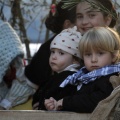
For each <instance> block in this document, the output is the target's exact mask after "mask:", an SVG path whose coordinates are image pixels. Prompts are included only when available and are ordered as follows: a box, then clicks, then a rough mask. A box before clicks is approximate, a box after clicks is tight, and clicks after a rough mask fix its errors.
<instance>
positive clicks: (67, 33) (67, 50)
mask: <svg viewBox="0 0 120 120" xmlns="http://www.w3.org/2000/svg"><path fill="white" fill-rule="evenodd" d="M80 38H81V35H80V33H79V32H77V27H76V26H75V27H73V28H69V29H65V30H63V31H62V32H61V33H59V34H58V35H57V36H56V37H55V38H54V39H53V41H52V42H51V45H50V51H51V54H50V58H49V64H50V67H51V69H52V71H53V73H52V74H51V76H49V80H48V82H47V83H46V84H44V85H43V86H41V87H39V89H38V90H37V92H36V93H35V94H34V96H33V105H34V104H35V103H37V102H39V107H38V108H34V106H33V109H39V110H45V106H44V100H45V99H48V98H49V97H51V96H52V97H54V98H55V99H57V100H59V99H61V98H63V97H64V96H67V95H70V94H71V93H72V92H73V91H76V87H74V86H71V85H68V86H66V87H65V88H60V87H59V86H60V84H61V83H62V82H63V80H64V79H65V78H67V77H68V76H69V75H72V74H73V73H75V72H77V71H78V68H79V67H80V64H79V60H80V59H79V51H78V44H79V41H80ZM70 91H71V92H70Z"/></svg>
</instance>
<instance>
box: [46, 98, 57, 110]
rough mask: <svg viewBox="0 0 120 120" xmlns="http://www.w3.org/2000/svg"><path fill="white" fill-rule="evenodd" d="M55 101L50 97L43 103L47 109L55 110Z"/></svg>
mask: <svg viewBox="0 0 120 120" xmlns="http://www.w3.org/2000/svg"><path fill="white" fill-rule="evenodd" d="M56 103H57V101H56V100H55V99H54V98H52V97H50V99H46V100H45V102H44V105H45V107H46V109H47V110H56Z"/></svg>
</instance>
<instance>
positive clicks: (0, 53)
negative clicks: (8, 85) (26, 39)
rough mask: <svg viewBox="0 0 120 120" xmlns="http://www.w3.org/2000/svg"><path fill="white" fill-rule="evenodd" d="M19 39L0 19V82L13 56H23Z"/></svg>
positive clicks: (7, 24)
mask: <svg viewBox="0 0 120 120" xmlns="http://www.w3.org/2000/svg"><path fill="white" fill-rule="evenodd" d="M23 55H24V52H23V48H22V44H21V41H20V39H19V37H18V35H17V34H16V32H15V31H14V30H13V28H12V27H11V26H10V25H9V23H7V22H1V21H0V83H1V82H2V79H3V77H4V75H5V74H6V71H7V69H8V67H9V65H10V63H11V62H12V60H13V59H14V58H16V57H17V56H21V57H23Z"/></svg>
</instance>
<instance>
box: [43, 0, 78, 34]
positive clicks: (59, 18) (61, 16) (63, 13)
mask: <svg viewBox="0 0 120 120" xmlns="http://www.w3.org/2000/svg"><path fill="white" fill-rule="evenodd" d="M63 4H64V3H63V2H62V1H61V2H59V3H58V4H57V5H56V13H55V15H52V13H51V11H50V13H49V16H48V17H47V19H46V21H45V25H46V27H47V28H48V29H49V30H51V31H52V32H54V33H56V34H58V33H60V32H61V31H62V30H63V24H64V21H65V20H70V22H71V23H75V18H76V7H74V8H72V9H70V10H68V9H62V5H63Z"/></svg>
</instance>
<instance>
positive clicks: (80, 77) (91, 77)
mask: <svg viewBox="0 0 120 120" xmlns="http://www.w3.org/2000/svg"><path fill="white" fill-rule="evenodd" d="M117 72H120V63H117V64H114V65H109V66H105V67H102V68H100V69H97V70H93V71H91V72H89V71H88V70H87V69H86V68H85V67H83V68H81V69H80V70H79V71H78V72H77V73H74V74H73V75H70V76H68V77H67V78H66V79H65V80H64V81H63V82H62V83H61V85H60V87H65V86H66V85H68V84H71V85H76V86H77V90H80V88H81V87H82V84H88V83H89V82H93V81H95V80H96V79H97V78H99V77H101V76H106V75H110V74H112V73H117Z"/></svg>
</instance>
